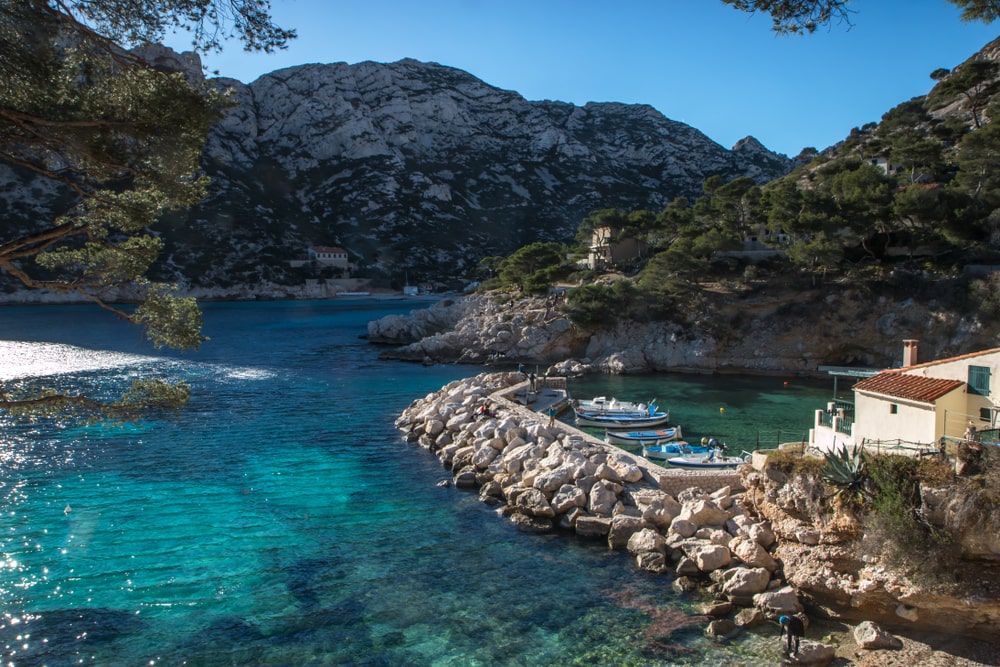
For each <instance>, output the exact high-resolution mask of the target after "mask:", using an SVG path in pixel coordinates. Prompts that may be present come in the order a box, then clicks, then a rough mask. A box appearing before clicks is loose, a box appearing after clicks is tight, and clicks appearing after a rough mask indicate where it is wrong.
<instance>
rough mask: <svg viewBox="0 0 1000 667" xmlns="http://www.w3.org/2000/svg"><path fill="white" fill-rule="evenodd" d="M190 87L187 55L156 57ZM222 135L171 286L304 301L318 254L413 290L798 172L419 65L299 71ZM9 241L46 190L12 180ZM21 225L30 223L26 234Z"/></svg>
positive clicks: (615, 110)
mask: <svg viewBox="0 0 1000 667" xmlns="http://www.w3.org/2000/svg"><path fill="white" fill-rule="evenodd" d="M147 55H149V57H150V58H151V59H153V60H155V61H156V62H170V63H176V65H177V66H179V67H181V66H182V67H183V68H184V69H191V67H193V66H194V64H196V63H194V61H193V60H192V58H191V57H189V55H190V54H181V55H177V54H172V53H171V52H169V50H168V49H163V48H157V49H150V50H149V51H148V53H147ZM215 82H216V84H217V85H218V86H220V87H223V88H229V89H230V90H231V91H232V99H233V101H234V102H235V106H234V107H233V108H232V109H230V110H229V111H228V113H227V114H226V116H225V117H224V118H223V119H222V121H221V122H220V123H219V124H218V125H217V126H216V127H215V128H214V129H213V130H212V132H211V134H210V136H209V139H208V142H207V145H206V147H205V152H204V156H203V167H204V170H205V172H206V173H207V174H208V175H209V176H210V177H211V179H212V186H211V190H210V194H209V197H208V198H207V200H206V201H205V202H204V203H203V204H202V205H200V206H198V207H196V208H194V209H192V210H191V211H190V212H188V213H185V214H181V215H176V216H172V217H170V218H168V219H167V220H166V221H165V225H164V230H163V238H164V240H165V241H166V250H165V252H166V255H167V256H166V257H165V261H164V262H163V263H161V264H160V265H159V269H158V270H159V272H160V273H161V274H163V275H164V277H168V278H170V279H172V280H179V282H180V283H181V284H182V285H189V286H191V287H193V288H199V287H201V288H204V287H212V286H219V285H223V286H224V285H231V284H239V283H245V284H260V283H266V282H275V283H279V284H287V283H289V282H292V283H296V282H298V283H300V282H301V278H302V276H301V275H296V273H295V272H294V271H291V270H290V269H289V265H288V260H290V259H294V258H296V257H297V256H300V255H302V254H303V253H304V252H305V249H306V248H307V247H308V246H310V245H338V246H342V247H344V248H346V249H347V250H348V251H349V253H350V259H351V261H352V262H354V263H356V264H357V265H359V266H361V267H365V268H367V269H369V271H370V272H373V273H374V274H376V275H378V274H379V273H381V274H382V275H385V276H387V277H389V278H392V279H395V280H397V281H399V282H400V283H402V282H403V280H404V279H405V278H404V276H405V273H406V272H409V273H410V275H411V277H413V278H419V279H428V278H439V279H440V278H446V277H450V276H459V277H465V276H467V275H470V273H471V271H472V270H473V269H475V268H476V266H477V265H478V262H479V260H480V259H481V258H482V257H484V256H487V255H507V254H509V253H510V252H512V251H514V250H515V249H517V248H519V247H521V246H522V245H525V244H527V243H530V242H532V241H538V240H553V241H568V240H570V239H572V237H573V234H574V233H575V230H576V228H577V226H578V225H579V224H580V222H581V220H582V219H583V218H584V217H585V216H586V215H587V214H589V213H590V212H591V211H594V210H596V209H601V208H616V207H617V208H623V209H629V210H631V209H635V208H648V209H650V210H660V209H662V208H663V207H664V206H665V205H666V203H667V202H668V201H669V200H670V199H672V198H673V197H676V196H678V195H686V196H689V197H693V196H697V195H700V194H701V186H702V183H703V181H704V180H705V178H707V177H708V176H709V175H713V174H718V175H720V176H722V177H723V178H726V179H730V178H734V177H737V176H743V175H749V176H751V177H753V178H755V179H756V180H758V181H759V182H762V183H763V182H766V181H769V180H772V179H774V178H776V177H778V176H781V175H784V174H785V173H787V172H788V171H789V169H790V167H791V160H789V159H788V158H787V157H785V156H783V155H779V154H776V153H772V152H770V151H768V150H767V149H765V148H764V147H763V146H761V145H760V144H759V142H757V141H756V140H754V139H752V138H747V139H745V140H743V141H742V142H740V144H738V145H737V146H736V147H735V148H734V149H733V150H727V149H725V148H723V147H722V146H720V145H718V144H716V143H714V142H713V141H711V140H710V139H709V138H708V137H706V136H705V135H704V134H702V133H701V132H699V131H698V130H696V129H694V128H693V127H690V126H688V125H685V124H683V123H678V122H675V121H672V120H670V119H668V118H665V117H664V116H663V115H662V114H660V113H659V112H658V111H656V110H655V109H653V108H651V107H649V106H644V105H624V104H615V103H602V104H596V103H591V104H587V105H585V106H582V107H580V106H575V105H573V104H566V103H562V102H552V101H529V100H526V99H524V98H523V97H521V96H520V95H519V94H518V93H516V92H513V91H508V90H502V89H499V88H496V87H494V86H490V85H489V84H487V83H485V82H483V81H481V80H479V79H477V78H475V77H474V76H472V75H471V74H468V73H466V72H463V71H461V70H458V69H454V68H450V67H445V66H442V65H438V64H435V63H424V62H418V61H416V60H401V61H399V62H396V63H389V64H381V63H374V62H363V63H359V64H356V65H348V64H346V63H334V64H328V65H319V64H313V65H302V66H299V67H292V68H289V69H284V70H280V71H276V72H272V73H270V74H267V75H264V76H262V77H260V78H259V79H257V80H256V81H254V82H253V83H250V84H243V83H241V82H239V81H235V80H231V79H217V80H215ZM0 183H4V184H7V185H9V186H10V187H6V188H4V191H3V195H2V198H0V207H2V208H3V209H4V210H5V211H6V212H8V213H9V214H13V215H11V216H8V217H9V219H8V220H7V224H15V223H17V224H21V223H22V222H23V223H24V224H28V223H30V220H31V216H32V215H37V214H45V211H44V210H40V208H41V209H44V208H45V207H44V206H41V207H40V205H39V203H38V202H36V201H35V200H37V199H38V196H39V195H47V194H48V195H51V196H54V193H51V192H50V190H51V189H46V187H45V184H44V182H42V181H40V180H38V179H33V178H30V177H28V176H27V175H25V174H15V173H14V172H13V171H11V170H10V169H8V168H7V167H6V166H3V165H0ZM22 216H23V220H22V218H21V217H22Z"/></svg>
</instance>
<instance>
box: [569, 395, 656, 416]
mask: <svg viewBox="0 0 1000 667" xmlns="http://www.w3.org/2000/svg"><path fill="white" fill-rule="evenodd" d="M655 403H656V399H653V400H652V401H650V402H649V403H648V404H646V403H636V402H633V401H619V400H618V399H617V398H614V397H612V398H608V397H607V396H595V397H594V398H591V399H589V400H588V399H580V400H577V401H576V402H575V403H574V405H573V407H574V408H575V409H576V410H578V411H579V412H586V413H588V414H636V413H638V414H645V413H646V411H648V410H649V406H650V405H653V404H655Z"/></svg>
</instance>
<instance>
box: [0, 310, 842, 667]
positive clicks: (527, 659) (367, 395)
mask: <svg viewBox="0 0 1000 667" xmlns="http://www.w3.org/2000/svg"><path fill="white" fill-rule="evenodd" d="M413 307H414V303H412V302H406V301H354V300H334V301H322V302H320V301H316V302H269V303H232V304H207V305H205V306H204V315H205V333H206V335H208V336H209V337H210V339H211V340H209V341H208V342H207V343H205V345H204V346H203V348H202V349H201V350H200V351H198V352H195V353H186V354H181V353H174V352H164V351H158V350H153V349H152V348H151V347H149V346H148V345H147V344H146V343H145V342H144V339H143V335H142V333H141V331H139V330H138V329H136V328H134V327H132V326H131V325H128V324H125V323H122V322H118V321H116V320H114V319H112V318H111V316H110V315H108V314H107V313H105V312H103V311H101V310H99V309H98V308H96V307H92V306H32V307H6V308H3V309H0V382H2V384H3V387H4V388H5V390H8V391H9V390H11V389H12V388H16V387H17V386H19V385H20V384H22V383H41V384H43V385H47V386H54V387H60V386H68V387H80V386H83V387H86V388H87V390H88V391H89V392H92V393H96V394H106V395H108V396H111V395H114V392H116V391H120V390H121V388H122V387H124V386H126V385H127V384H128V382H129V381H130V379H131V378H133V377H136V376H142V377H163V378H166V379H172V380H185V381H187V382H188V383H189V384H190V385H191V387H192V390H193V397H192V399H191V402H190V404H189V405H188V406H187V407H186V408H185V410H184V411H183V412H182V414H180V416H178V417H176V418H163V419H147V420H144V421H140V422H138V423H134V424H126V425H121V424H118V425H116V424H94V425H67V424H64V423H60V422H57V421H52V420H49V419H44V418H35V419H32V420H15V419H12V418H10V417H9V416H6V415H4V416H2V417H0V511H2V514H0V516H2V519H0V655H2V656H3V664H4V665H16V666H25V665H51V666H60V665H78V664H84V665H136V666H139V665H289V666H299V665H463V666H464V665H518V666H521V665H552V666H556V665H559V666H563V665H614V666H621V665H701V664H708V663H712V664H714V665H760V664H778V662H779V661H780V659H779V658H780V642H779V640H778V627H777V626H776V625H775V626H773V627H770V626H767V627H765V628H763V629H761V630H759V631H755V632H750V633H743V634H741V635H739V636H737V637H736V638H734V639H731V640H711V639H708V638H706V637H704V636H703V634H702V629H703V627H704V625H705V624H704V619H698V618H691V617H692V616H697V613H698V609H699V607H698V605H699V600H696V599H693V598H689V597H686V596H681V595H678V594H676V593H674V592H673V590H672V588H671V582H672V577H671V576H668V575H652V574H649V573H645V572H641V571H639V570H637V569H636V568H635V566H634V565H633V564H632V563H631V561H630V559H629V558H628V556H627V554H625V553H624V552H612V551H609V550H608V549H607V548H606V547H605V545H603V544H602V543H600V542H596V543H595V542H591V541H584V540H581V539H579V538H576V537H575V536H572V535H566V534H549V535H534V534H527V533H521V532H519V531H518V530H517V529H516V528H515V527H514V526H513V525H512V524H511V523H510V522H509V521H507V520H506V519H503V518H501V517H500V516H499V515H498V514H497V513H496V511H495V510H494V509H492V508H489V507H487V506H486V505H484V504H481V503H479V502H478V501H477V499H476V494H475V493H472V492H469V491H462V490H457V489H455V488H444V487H439V486H437V483H438V482H439V481H441V480H444V479H448V478H449V473H448V472H447V471H445V470H444V469H443V468H442V466H441V464H440V463H439V462H438V460H437V459H436V458H435V457H433V456H432V455H431V454H429V453H428V452H426V451H424V450H422V449H419V448H417V447H415V446H412V445H407V444H405V443H403V442H402V440H401V437H400V434H399V433H398V432H397V431H396V429H395V428H394V426H393V420H394V419H395V418H396V417H397V416H398V415H399V413H400V412H401V411H402V410H403V409H404V408H405V407H406V406H407V405H409V403H410V402H411V401H412V400H413V399H415V398H417V397H421V396H424V395H425V394H427V393H430V392H432V391H435V390H437V389H439V388H440V387H441V386H443V385H444V384H446V383H447V382H449V381H451V380H454V379H457V378H460V377H467V376H470V375H474V374H476V373H478V372H481V371H482V370H483V369H481V368H477V367H470V366H455V365H439V366H430V367H425V366H421V365H415V364H406V363H401V362H389V361H380V360H379V359H378V352H379V349H378V348H377V347H375V346H371V345H368V344H367V343H366V342H365V341H364V340H362V339H361V338H359V336H361V335H362V334H363V333H364V332H365V330H366V328H365V327H366V324H367V322H368V321H369V320H372V319H377V318H379V317H382V316H384V315H387V314H390V313H400V312H408V311H409V310H411V309H412V308H413ZM570 389H571V391H574V393H575V394H576V395H577V396H578V397H589V395H591V394H594V395H596V394H600V393H606V394H608V395H617V396H619V398H623V399H625V398H629V399H633V400H646V399H648V398H651V397H652V395H653V394H658V396H659V399H660V404H661V405H663V406H664V407H668V408H669V409H671V411H672V412H673V413H674V415H675V421H679V422H681V418H683V419H686V420H688V423H684V422H682V425H683V427H684V428H685V433H691V432H705V433H710V434H715V435H717V436H722V439H725V436H726V435H727V433H730V432H729V431H727V430H726V429H727V428H728V429H730V431H732V433H730V434H729V437H730V438H731V439H737V434H736V432H735V429H736V427H737V425H738V426H739V429H741V430H740V431H739V433H740V435H739V438H738V439H748V438H753V437H755V436H754V433H755V432H756V433H757V434H759V433H760V432H762V431H770V430H774V427H775V424H779V423H780V424H783V425H784V424H787V428H788V429H789V430H790V431H795V432H796V433H799V432H804V431H805V430H806V429H807V428H808V424H809V421H810V419H811V414H812V410H813V409H815V408H816V407H822V405H824V404H825V401H826V400H828V399H827V397H828V395H829V391H828V389H826V388H823V387H821V386H815V385H814V386H806V385H802V384H800V383H797V384H795V385H793V386H791V387H790V386H788V385H785V384H784V383H783V382H782V381H781V380H778V379H775V378H731V377H713V376H683V375H659V376H647V377H643V378H590V379H587V380H581V381H579V384H576V383H575V382H573V383H571V384H570ZM720 407H721V408H726V409H725V410H722V411H720V410H719V408H720ZM744 433H745V434H746V435H745V437H744V435H743V434H744ZM689 439H690V437H689ZM786 439H798V436H796V437H792V438H786ZM740 444H741V445H742V444H745V443H742V442H741V443H740ZM770 446H773V445H770Z"/></svg>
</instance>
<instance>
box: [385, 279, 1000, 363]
mask: <svg viewBox="0 0 1000 667" xmlns="http://www.w3.org/2000/svg"><path fill="white" fill-rule="evenodd" d="M821 297H822V298H821ZM867 299H868V297H866V296H864V295H862V294H860V293H859V292H858V291H857V290H853V289H850V288H847V289H840V290H834V291H831V292H830V293H828V294H826V295H825V296H824V295H821V294H820V293H819V292H816V293H803V292H802V291H799V290H786V289H784V288H782V287H780V286H774V287H772V288H769V289H767V290H765V291H763V292H762V293H759V294H755V295H738V294H737V295H716V297H715V299H714V301H712V300H706V304H704V305H702V306H701V307H700V308H699V309H698V310H697V311H696V312H694V313H690V314H689V313H685V314H683V315H680V316H678V318H677V319H676V320H673V321H664V322H635V321H621V322H618V323H616V324H614V325H613V326H607V327H591V328H584V327H579V326H576V325H574V324H572V323H571V322H570V321H569V319H567V317H566V316H565V315H564V314H563V313H562V311H561V310H560V305H561V303H562V301H561V300H560V299H555V298H553V297H522V298H517V299H514V300H511V301H509V302H507V303H504V304H503V305H498V303H497V301H496V300H495V298H494V296H492V295H490V294H477V295H474V296H472V297H468V298H466V299H460V300H457V301H455V302H453V303H452V304H451V305H446V304H444V303H442V304H440V307H439V308H437V309H435V310H434V312H432V313H427V314H423V313H421V312H419V311H417V312H414V313H412V314H411V315H410V316H391V317H390V318H386V319H383V320H380V321H377V322H372V323H370V324H369V329H368V331H369V337H370V338H372V339H373V340H379V341H381V342H385V343H395V344H405V345H402V346H401V347H399V348H396V349H393V350H387V351H385V352H383V353H382V356H383V357H384V358H396V359H406V360H413V361H428V360H429V361H447V362H454V361H459V362H470V363H484V362H487V361H491V360H496V359H506V360H509V361H512V362H524V363H539V364H556V363H558V364H559V365H558V366H556V367H555V369H554V372H558V373H562V374H578V373H584V372H602V373H615V374H620V373H640V372H649V371H710V372H742V373H779V372H780V373H799V374H814V373H816V372H817V369H818V368H819V367H820V366H823V365H829V366H868V367H876V368H888V367H891V366H895V365H898V363H899V354H900V341H901V340H903V339H905V338H910V337H913V335H914V332H919V336H920V341H921V350H922V351H923V352H924V353H926V354H927V355H928V358H931V357H946V356H952V355H957V354H962V353H964V352H967V351H969V350H974V349H988V348H992V347H996V335H997V332H996V328H995V327H987V326H984V325H983V324H981V323H979V322H978V321H977V320H976V319H975V318H974V317H971V316H967V315H964V314H961V313H956V312H949V311H941V310H934V309H932V307H931V306H928V305H925V304H921V303H918V302H916V301H914V300H912V299H906V300H904V301H900V302H894V301H892V300H890V299H889V298H879V299H877V300H876V301H875V303H874V304H873V303H872V302H871V301H870V300H867ZM427 320H431V321H433V322H434V323H436V324H438V325H440V326H436V327H429V326H428V325H427ZM449 322H450V323H452V324H451V325H450V327H449V326H448V324H447V323H449ZM431 329H433V332H432V333H431V334H430V335H425V334H424V332H425V331H429V330H431ZM388 331H391V332H392V334H391V335H388V334H387V333H385V332H388Z"/></svg>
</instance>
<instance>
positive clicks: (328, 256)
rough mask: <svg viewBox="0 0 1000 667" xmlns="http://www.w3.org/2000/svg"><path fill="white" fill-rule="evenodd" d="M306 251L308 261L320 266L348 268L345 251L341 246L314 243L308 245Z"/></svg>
mask: <svg viewBox="0 0 1000 667" xmlns="http://www.w3.org/2000/svg"><path fill="white" fill-rule="evenodd" d="M306 253H307V254H308V255H309V260H310V261H313V262H315V263H316V264H319V265H320V266H334V267H338V268H341V269H346V268H348V263H347V251H346V250H344V249H343V248H337V247H335V246H322V245H314V246H310V247H309V248H308V249H307V250H306Z"/></svg>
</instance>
